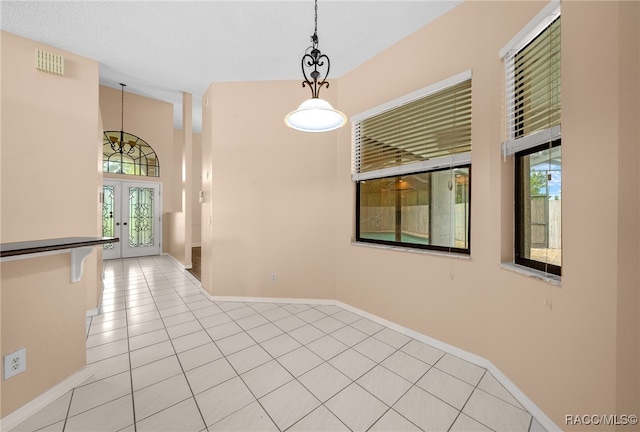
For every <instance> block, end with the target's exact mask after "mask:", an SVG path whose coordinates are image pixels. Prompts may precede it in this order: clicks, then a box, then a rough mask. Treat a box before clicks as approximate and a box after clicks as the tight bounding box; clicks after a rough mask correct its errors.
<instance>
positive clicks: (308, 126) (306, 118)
mask: <svg viewBox="0 0 640 432" xmlns="http://www.w3.org/2000/svg"><path fill="white" fill-rule="evenodd" d="M311 43H312V45H311V46H310V47H309V48H307V50H306V52H305V54H304V56H302V75H303V77H304V81H302V87H306V86H307V85H308V86H309V88H310V89H311V99H307V100H306V101H304V102H302V104H301V105H300V106H299V107H298V109H297V110H295V111H292V112H290V113H289V114H287V116H286V117H285V118H284V122H285V124H286V125H287V126H289V127H291V128H293V129H296V130H299V131H302V132H328V131H332V130H335V129H338V128H340V127H342V126H344V125H345V124H346V123H347V117H346V116H345V115H344V114H343V113H341V112H340V111H338V110H336V109H334V108H333V107H332V106H331V104H330V103H329V102H327V101H326V100H324V99H320V98H319V97H318V94H319V93H320V88H322V87H323V86H326V87H329V82H328V81H327V76H328V75H329V67H330V61H329V57H327V55H326V54H322V53H321V52H320V50H319V49H318V0H315V29H314V32H313V36H311ZM323 74H324V75H323Z"/></svg>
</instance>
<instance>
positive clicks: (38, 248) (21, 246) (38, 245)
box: [0, 237, 120, 258]
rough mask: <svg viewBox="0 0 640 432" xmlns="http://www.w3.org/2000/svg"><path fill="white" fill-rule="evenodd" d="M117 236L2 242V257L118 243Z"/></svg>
mask: <svg viewBox="0 0 640 432" xmlns="http://www.w3.org/2000/svg"><path fill="white" fill-rule="evenodd" d="M119 241H120V239H119V238H117V237H62V238H55V239H46V240H32V241H24V242H14V243H2V244H0V258H4V257H10V256H16V255H27V254H34V253H41V252H49V251H56V250H62V249H74V248H79V247H84V246H95V245H101V244H105V243H116V242H119Z"/></svg>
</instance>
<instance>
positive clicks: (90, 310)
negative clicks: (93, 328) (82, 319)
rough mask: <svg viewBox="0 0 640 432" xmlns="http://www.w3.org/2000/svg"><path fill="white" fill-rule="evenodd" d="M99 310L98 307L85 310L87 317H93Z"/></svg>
mask: <svg viewBox="0 0 640 432" xmlns="http://www.w3.org/2000/svg"><path fill="white" fill-rule="evenodd" d="M99 312H100V311H99V310H98V308H93V309H89V310H88V311H87V318H91V317H94V316H96V315H98V313H99Z"/></svg>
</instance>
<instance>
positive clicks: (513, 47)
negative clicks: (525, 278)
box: [499, 0, 562, 277]
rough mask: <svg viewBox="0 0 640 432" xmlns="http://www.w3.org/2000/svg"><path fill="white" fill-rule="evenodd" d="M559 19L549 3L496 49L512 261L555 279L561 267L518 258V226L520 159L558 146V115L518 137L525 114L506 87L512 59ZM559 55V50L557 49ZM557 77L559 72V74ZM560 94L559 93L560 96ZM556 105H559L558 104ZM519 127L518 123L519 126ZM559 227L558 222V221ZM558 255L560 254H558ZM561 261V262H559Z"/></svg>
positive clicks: (520, 217)
mask: <svg viewBox="0 0 640 432" xmlns="http://www.w3.org/2000/svg"><path fill="white" fill-rule="evenodd" d="M560 18H561V7H560V1H559V0H552V1H551V2H550V3H548V4H547V5H546V6H545V7H544V8H543V9H542V10H541V11H540V12H539V13H538V14H537V15H536V16H535V17H534V18H533V19H532V20H531V21H530V22H529V23H528V24H527V25H526V26H525V27H524V28H523V29H522V30H521V31H520V32H518V34H516V35H515V36H514V37H513V38H512V39H511V41H509V43H508V44H507V45H506V46H505V47H504V48H503V49H502V50H500V53H499V55H500V57H501V58H502V59H503V60H504V62H505V99H506V112H505V114H506V125H507V129H506V141H505V142H503V144H502V151H503V156H504V158H505V161H506V159H507V157H510V156H513V157H514V165H515V166H514V177H513V182H514V232H513V234H514V241H513V262H514V263H515V264H517V265H520V266H524V267H527V268H530V269H532V270H537V271H541V272H544V273H545V274H553V275H556V276H558V277H560V276H561V275H562V264H561V265H560V266H558V265H555V264H550V263H547V262H543V261H537V260H532V259H529V258H524V257H523V256H521V255H522V254H521V250H522V244H521V243H522V240H523V235H524V233H523V232H522V226H523V223H524V222H525V221H524V219H523V218H524V216H523V214H522V213H523V211H522V202H521V199H522V197H521V196H520V195H521V194H520V193H519V191H520V189H521V188H522V182H523V175H530V174H529V173H523V172H522V168H521V162H520V161H521V158H522V157H525V156H528V155H531V154H533V153H536V152H538V151H541V150H549V149H552V148H554V147H559V146H561V145H562V139H561V124H562V120H561V112H560V122H559V124H555V125H550V126H549V127H548V128H546V129H543V130H538V131H536V132H533V133H530V134H528V135H524V134H522V131H521V130H518V129H517V128H516V127H515V126H516V125H518V124H519V117H520V118H521V117H522V116H524V115H525V114H524V113H523V112H522V111H521V109H520V108H519V106H518V102H517V100H518V95H517V94H516V92H515V89H516V87H515V86H512V85H510V83H512V82H513V80H514V77H515V62H514V59H515V57H516V56H517V55H518V54H519V53H520V52H522V50H524V49H525V48H527V47H528V46H529V45H530V44H531V43H532V42H534V41H535V39H536V38H538V37H539V36H540V35H541V34H542V33H544V32H545V31H547V30H548V29H549V28H550V27H551V25H552V24H553V23H554V22H556V21H557V20H558V19H560ZM559 49H560V55H561V50H562V47H561V46H560V48H559ZM560 76H561V72H560ZM560 94H561V93H560ZM560 104H562V102H561V101H560ZM520 124H521V123H520ZM560 226H561V227H562V220H561V221H560ZM560 253H562V251H560ZM561 262H562V260H561Z"/></svg>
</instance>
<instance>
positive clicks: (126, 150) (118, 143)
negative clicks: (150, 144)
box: [108, 83, 136, 154]
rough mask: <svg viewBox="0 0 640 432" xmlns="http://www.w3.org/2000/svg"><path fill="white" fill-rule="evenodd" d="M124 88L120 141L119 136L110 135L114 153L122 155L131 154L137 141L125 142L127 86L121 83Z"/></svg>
mask: <svg viewBox="0 0 640 432" xmlns="http://www.w3.org/2000/svg"><path fill="white" fill-rule="evenodd" d="M120 86H122V97H121V110H120V139H119V140H118V137H117V136H114V135H108V137H109V143H110V144H111V149H112V150H113V151H114V152H118V153H120V154H131V153H133V151H134V150H135V148H134V147H135V145H136V142H135V141H131V140H129V141H127V142H124V88H125V87H126V86H127V85H126V84H122V83H120Z"/></svg>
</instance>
